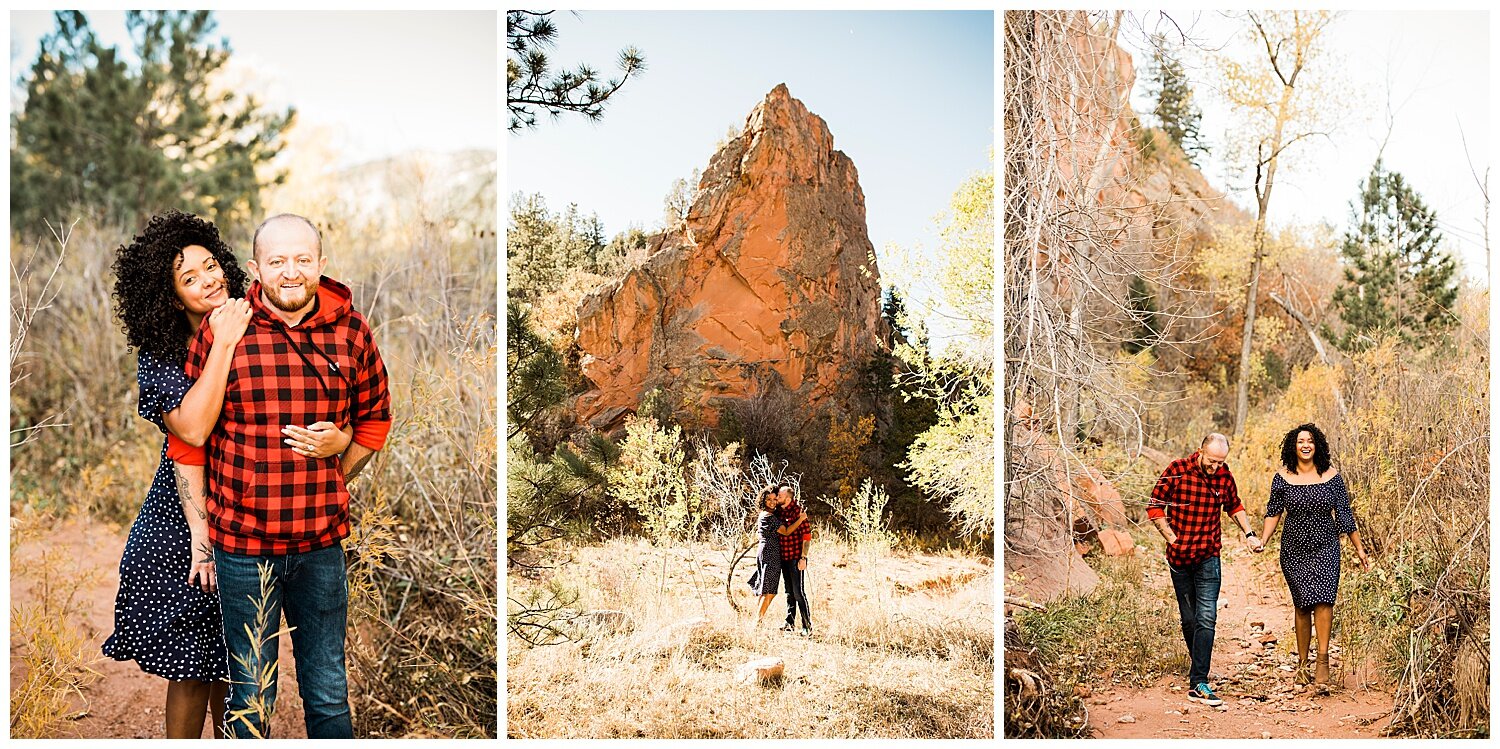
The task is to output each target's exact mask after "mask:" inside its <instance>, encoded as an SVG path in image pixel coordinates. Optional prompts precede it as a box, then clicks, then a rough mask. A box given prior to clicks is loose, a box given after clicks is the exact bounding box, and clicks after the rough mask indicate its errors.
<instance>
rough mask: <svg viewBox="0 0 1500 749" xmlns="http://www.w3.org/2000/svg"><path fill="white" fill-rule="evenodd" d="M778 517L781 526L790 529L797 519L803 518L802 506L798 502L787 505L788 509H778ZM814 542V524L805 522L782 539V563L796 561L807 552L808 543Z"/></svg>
mask: <svg viewBox="0 0 1500 749" xmlns="http://www.w3.org/2000/svg"><path fill="white" fill-rule="evenodd" d="M776 517H777V519H779V520H780V521H781V524H782V525H784V526H787V527H788V528H790V527H791V526H792V523H795V522H797V518H800V517H802V506H801V505H798V504H797V500H795V499H794V500H792V501H790V502H787V503H786V507H778V508H776ZM811 540H812V523H811V522H810V521H805V522H803V523H802V525H800V526H798V527H797V529H796V530H794V531H792V532H791V533H788V534H786V535H785V536H782V537H781V559H782V561H796V560H798V559H801V558H802V555H803V554H805V553H806V552H807V543H808V542H809V541H811Z"/></svg>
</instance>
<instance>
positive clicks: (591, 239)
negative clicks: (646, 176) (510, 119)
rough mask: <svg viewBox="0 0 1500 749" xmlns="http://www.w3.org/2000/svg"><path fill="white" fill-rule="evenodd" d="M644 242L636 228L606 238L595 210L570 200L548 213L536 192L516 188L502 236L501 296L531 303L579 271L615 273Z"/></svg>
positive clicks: (644, 236) (619, 270)
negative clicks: (503, 287)
mask: <svg viewBox="0 0 1500 749" xmlns="http://www.w3.org/2000/svg"><path fill="white" fill-rule="evenodd" d="M645 242H646V235H645V234H644V233H643V232H641V231H640V230H638V229H628V230H626V231H625V232H622V233H620V234H619V235H616V236H615V237H614V238H613V239H610V240H606V239H605V236H604V224H603V222H601V221H600V220H599V216H598V214H595V213H590V214H588V215H584V214H583V212H582V211H580V210H579V209H578V206H576V205H572V204H569V205H568V206H567V207H566V208H564V209H563V210H562V212H560V213H556V214H554V213H552V212H551V211H550V210H548V208H547V201H546V200H545V199H543V198H542V196H541V195H535V194H526V193H516V194H515V195H514V196H512V198H511V209H510V225H509V228H508V230H507V233H506V241H505V260H506V287H507V295H508V296H509V297H510V298H512V299H522V300H525V301H528V302H531V301H535V300H536V299H538V298H539V297H541V296H543V295H545V294H547V293H549V292H551V291H554V290H556V289H558V288H560V287H562V286H563V285H564V284H565V283H566V281H567V280H568V279H569V277H570V276H572V275H574V274H577V273H580V272H583V273H593V274H597V275H602V276H614V275H618V274H620V273H621V272H623V271H624V269H625V260H626V256H627V255H628V254H629V253H630V252H631V251H632V250H637V249H639V248H641V247H644V246H645Z"/></svg>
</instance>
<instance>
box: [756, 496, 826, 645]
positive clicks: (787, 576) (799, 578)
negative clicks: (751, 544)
mask: <svg viewBox="0 0 1500 749" xmlns="http://www.w3.org/2000/svg"><path fill="white" fill-rule="evenodd" d="M755 505H756V508H757V509H759V510H760V513H759V514H758V515H757V516H756V520H755V528H756V534H757V535H758V536H759V538H760V544H759V546H758V547H756V550H755V572H754V574H752V575H751V576H750V589H751V590H752V591H753V592H754V594H755V595H757V596H759V597H760V614H759V615H758V616H757V617H756V619H755V624H756V626H757V627H758V626H760V623H761V622H762V621H763V620H764V619H765V618H766V610H767V609H769V608H770V607H771V599H773V598H775V597H776V593H777V583H778V581H781V582H784V583H786V624H784V625H782V627H781V631H783V632H796V631H798V630H797V612H798V611H801V612H802V629H801V630H800V632H801V634H802V636H803V637H807V636H810V635H811V634H812V616H811V614H810V613H809V610H808V605H807V586H806V580H807V545H808V543H809V542H810V541H811V540H812V528H811V527H810V526H809V525H808V523H807V513H806V512H805V511H803V509H802V507H801V506H800V505H798V504H797V501H796V500H795V499H794V498H793V497H792V487H790V486H788V485H787V484H769V485H767V486H766V487H765V488H763V489H761V490H760V494H759V496H758V497H757V498H756V500H755Z"/></svg>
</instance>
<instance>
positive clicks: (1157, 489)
mask: <svg viewBox="0 0 1500 749" xmlns="http://www.w3.org/2000/svg"><path fill="white" fill-rule="evenodd" d="M1176 467H1177V464H1176V463H1173V464H1172V465H1169V466H1167V470H1165V471H1162V472H1161V478H1158V479H1157V480H1156V486H1153V487H1151V500H1150V501H1148V502H1147V503H1146V517H1148V518H1150V519H1152V520H1155V519H1157V518H1164V517H1166V516H1167V505H1168V504H1169V503H1168V502H1167V499H1168V497H1170V496H1171V495H1172V484H1173V483H1175V482H1176V481H1177V476H1176V474H1175V473H1173V470H1174V469H1175V468H1176Z"/></svg>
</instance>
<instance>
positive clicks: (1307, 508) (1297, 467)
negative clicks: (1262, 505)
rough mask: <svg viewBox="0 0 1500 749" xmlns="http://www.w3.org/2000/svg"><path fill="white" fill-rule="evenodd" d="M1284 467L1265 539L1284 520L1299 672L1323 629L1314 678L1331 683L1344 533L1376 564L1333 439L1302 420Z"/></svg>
mask: <svg viewBox="0 0 1500 749" xmlns="http://www.w3.org/2000/svg"><path fill="white" fill-rule="evenodd" d="M1281 465H1282V469H1281V470H1279V471H1277V472H1276V476H1275V477H1274V478H1272V479H1271V499H1270V501H1269V502H1267V503H1266V522H1265V530H1264V533H1263V534H1262V535H1263V536H1264V537H1265V540H1266V541H1267V542H1269V541H1270V540H1271V534H1272V533H1274V532H1275V531H1276V526H1277V523H1278V521H1280V520H1281V517H1282V516H1283V515H1285V516H1286V520H1285V521H1284V522H1282V523H1281V525H1282V531H1281V574H1282V575H1283V576H1285V577H1286V584H1287V588H1288V589H1290V590H1291V593H1292V605H1293V606H1294V607H1295V608H1296V616H1295V619H1296V622H1295V627H1296V631H1297V676H1298V679H1300V680H1302V681H1307V680H1308V673H1307V665H1308V652H1307V651H1308V646H1309V645H1310V644H1311V641H1312V631H1313V630H1314V629H1316V630H1317V632H1318V656H1317V669H1316V673H1315V674H1314V675H1313V677H1312V680H1313V681H1315V682H1317V683H1318V684H1327V683H1328V645H1329V639H1330V637H1331V634H1332V627H1333V604H1334V601H1335V599H1337V598H1338V593H1339V563H1340V552H1339V536H1340V535H1341V534H1346V533H1347V534H1348V535H1349V540H1350V541H1353V542H1354V551H1355V553H1356V554H1357V555H1359V564H1360V566H1361V567H1362V568H1364V569H1365V570H1366V571H1368V570H1369V569H1370V557H1369V556H1368V555H1366V554H1365V547H1364V544H1363V543H1361V542H1360V538H1359V530H1358V528H1357V527H1356V526H1355V524H1354V512H1353V511H1352V510H1351V509H1350V507H1349V490H1348V488H1347V487H1345V486H1344V477H1343V476H1342V475H1341V474H1340V473H1339V471H1338V469H1337V468H1334V467H1333V459H1332V457H1331V455H1330V452H1329V449H1328V438H1327V437H1324V436H1323V432H1322V430H1320V429H1318V427H1317V425H1315V424H1302V425H1300V426H1298V427H1297V428H1295V429H1293V430H1291V431H1290V432H1287V433H1286V437H1284V438H1283V439H1282V440H1281Z"/></svg>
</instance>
